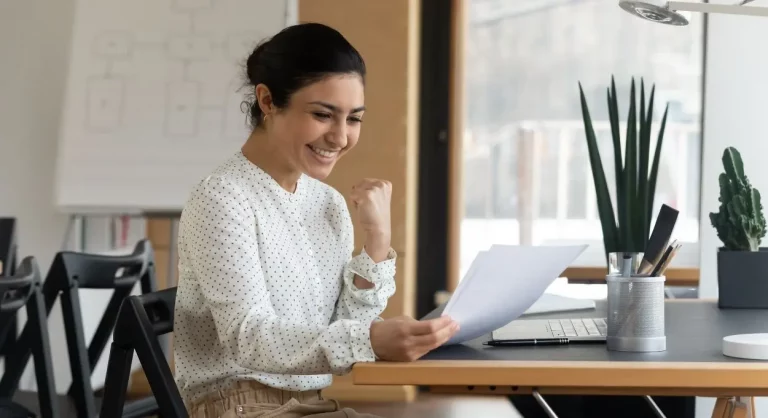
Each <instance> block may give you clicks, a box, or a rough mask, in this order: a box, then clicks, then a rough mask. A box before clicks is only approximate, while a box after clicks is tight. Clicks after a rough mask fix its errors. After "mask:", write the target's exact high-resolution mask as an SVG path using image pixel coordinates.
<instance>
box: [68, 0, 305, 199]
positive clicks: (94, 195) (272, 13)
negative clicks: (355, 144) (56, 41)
mask: <svg viewBox="0 0 768 418" xmlns="http://www.w3.org/2000/svg"><path fill="white" fill-rule="evenodd" d="M295 7H296V6H295V0H132V1H123V0H78V1H77V6H76V16H75V27H74V33H73V42H72V47H71V57H70V68H69V75H68V82H67V90H66V100H65V107H64V110H63V113H62V122H61V130H60V138H59V149H58V159H57V176H56V204H57V205H58V206H59V207H60V208H61V209H62V210H64V211H68V212H79V213H88V212H93V211H95V212H110V213H115V212H132V211H166V210H167V211H173V210H180V208H181V207H182V206H183V204H184V201H185V200H186V196H187V194H188V193H189V190H190V188H191V187H192V186H193V185H194V183H196V182H197V181H198V180H199V179H200V178H201V177H203V176H204V175H205V174H206V173H207V172H209V171H210V170H211V169H212V168H213V167H215V165H217V164H218V163H220V162H221V161H222V160H223V159H225V158H227V157H228V156H229V155H231V154H232V153H234V152H235V151H236V150H237V149H239V147H240V146H241V145H242V143H243V142H244V141H245V139H246V138H247V135H248V132H249V128H248V126H247V120H246V112H244V111H243V108H242V102H243V100H244V97H245V96H246V94H247V93H248V91H247V90H246V89H245V88H246V86H245V85H244V81H245V78H244V76H243V71H244V67H243V65H244V63H245V60H246V59H247V57H248V54H249V53H250V52H251V51H252V50H253V48H254V47H255V46H256V45H257V44H258V42H260V41H261V40H262V39H264V38H267V37H269V36H271V35H272V34H274V33H276V32H277V31H279V30H280V29H282V28H284V27H285V26H286V25H289V24H293V23H294V22H295V20H296V15H295Z"/></svg>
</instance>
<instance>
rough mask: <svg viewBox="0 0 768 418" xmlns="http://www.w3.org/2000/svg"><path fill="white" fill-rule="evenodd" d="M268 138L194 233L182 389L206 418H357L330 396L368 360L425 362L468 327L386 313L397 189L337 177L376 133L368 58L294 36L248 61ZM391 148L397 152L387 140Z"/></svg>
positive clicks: (313, 34) (341, 44)
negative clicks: (343, 189) (355, 223)
mask: <svg viewBox="0 0 768 418" xmlns="http://www.w3.org/2000/svg"><path fill="white" fill-rule="evenodd" d="M246 73H247V79H248V85H249V86H248V88H249V90H250V91H251V92H252V93H253V101H252V103H249V106H250V108H249V112H248V113H249V119H250V121H251V124H252V125H253V131H252V133H251V135H250V137H249V138H248V139H247V141H246V143H245V145H243V147H242V148H241V150H240V151H238V152H237V153H235V155H233V156H232V157H231V158H229V159H228V160H227V161H224V162H223V164H222V165H220V166H219V167H218V168H216V169H215V170H214V171H213V172H212V173H211V174H210V175H209V176H208V177H206V178H205V179H204V180H202V181H201V182H200V183H199V184H198V185H197V186H196V187H195V188H194V190H193V191H192V193H191V196H190V197H189V200H188V201H187V204H186V206H185V208H184V211H183V213H182V216H181V222H180V226H179V274H180V280H179V285H178V293H177V300H176V308H175V328H174V351H175V352H174V355H175V366H176V379H177V383H178V385H179V388H180V391H181V393H182V396H183V397H184V400H185V403H186V406H187V408H188V410H189V412H190V415H191V416H192V417H206V418H208V417H219V416H226V417H236V416H240V417H301V416H308V415H313V416H317V417H354V416H363V415H356V414H355V413H354V411H351V410H348V409H344V410H341V409H340V408H339V406H338V404H337V403H336V402H334V401H330V400H325V399H323V398H322V396H321V394H320V390H321V389H323V388H324V387H327V386H328V385H329V384H330V383H331V379H332V375H333V374H343V373H347V372H349V371H350V369H351V367H352V366H353V365H354V364H355V363H357V362H371V361H374V360H376V359H381V360H391V361H411V360H414V359H417V358H419V357H421V356H422V355H424V354H425V353H427V352H428V351H430V350H432V349H434V348H435V347H437V346H439V345H441V344H443V343H444V342H445V341H447V340H448V339H449V338H450V337H451V336H452V335H453V334H454V333H455V332H456V330H457V328H458V327H457V325H456V324H455V323H454V322H453V321H452V320H451V319H449V318H446V317H443V318H439V319H435V320H431V321H416V320H414V319H411V318H393V319H387V320H381V319H380V318H378V316H379V315H380V313H381V312H382V311H383V310H384V308H385V307H386V304H387V300H388V299H389V297H390V296H392V294H393V293H394V292H395V280H394V276H395V259H396V254H395V251H393V250H392V248H390V236H391V231H390V215H389V213H390V196H391V185H390V183H389V182H387V181H383V180H377V179H362V180H360V181H359V183H357V185H356V186H354V187H353V189H352V190H350V191H349V192H350V201H351V203H352V204H353V207H354V210H355V211H356V212H357V215H358V219H359V227H360V228H362V229H363V231H364V233H365V236H366V240H365V244H364V248H363V249H362V251H361V253H360V254H358V255H356V256H354V257H353V256H352V252H353V248H354V243H353V230H352V223H351V217H350V213H349V211H348V209H347V206H346V202H345V199H344V197H343V196H342V195H341V194H340V193H339V192H338V191H336V190H334V189H333V188H331V187H330V186H328V185H326V184H324V183H322V182H321V181H322V180H323V179H325V178H326V177H327V176H328V175H329V174H330V173H331V170H332V169H333V167H334V164H335V163H336V162H337V161H338V160H339V159H340V158H341V157H342V156H343V155H345V154H346V153H347V152H349V150H351V149H352V148H353V147H354V146H355V144H357V141H358V137H359V135H360V129H361V125H362V119H363V113H364V112H365V107H364V103H363V102H364V83H365V73H366V70H365V64H364V62H363V59H362V57H361V56H360V54H359V53H358V52H357V51H356V50H355V49H354V48H353V47H352V46H351V45H350V44H349V43H348V42H347V41H346V40H345V39H344V37H343V36H342V35H341V34H339V33H338V32H337V31H335V30H333V29H331V28H329V27H327V26H324V25H321V24H302V25H297V26H292V27H289V28H287V29H285V30H283V31H281V32H280V33H278V34H277V35H275V36H274V37H273V38H272V39H270V40H269V41H267V42H265V43H262V44H261V45H259V46H258V47H257V48H256V49H255V50H254V51H253V53H252V54H251V55H250V57H249V58H248V61H247V64H246ZM381 146H386V145H385V144H381Z"/></svg>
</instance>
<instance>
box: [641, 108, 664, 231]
mask: <svg viewBox="0 0 768 418" xmlns="http://www.w3.org/2000/svg"><path fill="white" fill-rule="evenodd" d="M668 114H669V104H667V106H666V107H665V108H664V116H662V117H661V126H660V127H659V137H658V139H657V140H656V152H655V153H654V155H653V165H652V166H651V176H650V178H649V179H648V195H649V196H655V195H656V178H657V177H658V175H659V163H660V161H661V144H662V143H663V142H664V130H665V128H666V126H667V115H668ZM646 210H647V211H648V219H651V210H653V208H652V207H648V208H646Z"/></svg>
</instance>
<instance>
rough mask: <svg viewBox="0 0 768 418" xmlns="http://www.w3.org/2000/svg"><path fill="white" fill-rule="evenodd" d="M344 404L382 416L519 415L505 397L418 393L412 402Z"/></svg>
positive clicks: (501, 417)
mask: <svg viewBox="0 0 768 418" xmlns="http://www.w3.org/2000/svg"><path fill="white" fill-rule="evenodd" d="M342 405H343V406H347V407H351V408H354V409H355V410H356V411H357V412H366V413H369V414H375V415H380V416H382V417H384V418H390V417H397V418H459V417H462V418H466V417H494V418H521V417H522V416H521V415H520V414H519V413H518V412H517V411H516V410H515V408H514V407H513V406H512V404H510V402H509V400H508V399H507V398H506V397H503V396H500V397H481V396H445V395H433V394H429V393H421V394H419V397H418V398H417V399H416V401H414V402H411V403H381V404H377V403H353V402H345V403H343V404H342Z"/></svg>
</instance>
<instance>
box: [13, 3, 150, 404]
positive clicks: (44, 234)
mask: <svg viewBox="0 0 768 418" xmlns="http://www.w3.org/2000/svg"><path fill="white" fill-rule="evenodd" d="M73 12H74V1H73V0H56V1H47V0H25V1H11V2H3V3H2V6H0V216H10V217H16V218H17V219H18V234H19V236H18V239H19V256H20V257H25V256H27V255H34V256H35V257H36V258H37V259H38V263H39V265H40V269H41V270H42V273H43V274H44V275H45V274H46V272H47V270H48V266H50V263H51V261H52V260H53V256H54V255H55V254H56V252H57V251H59V250H61V249H62V246H63V245H65V243H64V236H65V232H66V228H67V223H68V216H67V215H64V214H61V213H58V212H57V211H56V210H55V209H54V207H53V196H54V194H53V185H54V166H55V156H56V151H57V141H58V133H59V125H60V123H59V122H60V114H61V108H62V104H63V97H64V96H63V94H64V83H65V80H66V75H67V74H66V73H67V67H68V59H69V42H70V38H71V31H72V24H73ZM108 225H109V222H108V220H107V219H106V218H94V219H89V221H88V229H87V230H86V237H85V241H86V250H88V251H102V250H105V249H107V246H108V242H109V241H108V236H109V234H108V229H107V226H108ZM130 232H131V233H130V237H129V242H131V243H133V242H135V241H136V240H137V239H139V238H141V237H143V236H144V229H143V222H141V221H140V220H139V221H134V222H133V225H132V228H131V231H130ZM73 241H74V240H73ZM70 244H71V242H70ZM91 292H98V291H91ZM86 293H87V292H86ZM84 296H85V297H83V298H82V299H83V300H82V302H83V306H82V308H83V310H84V312H85V315H84V317H85V319H86V323H84V328H85V330H86V333H87V334H88V335H90V334H91V333H92V332H93V331H94V330H95V327H96V325H97V322H96V321H93V320H91V319H93V318H96V319H98V318H99V317H100V314H101V311H102V310H103V306H102V305H104V304H105V303H106V300H104V301H103V303H94V302H93V299H92V298H93V295H84ZM89 296H90V297H89ZM99 299H105V298H104V297H102V296H101V293H99ZM97 302H99V301H97ZM97 311H98V312H97ZM24 317H25V315H24V313H23V312H22V314H21V320H22V321H23V320H24ZM49 327H50V334H51V335H50V338H51V342H52V347H64V346H65V344H66V339H65V335H64V329H63V322H62V319H61V311H60V305H59V304H58V303H57V304H56V306H54V309H53V311H52V312H51V317H50V320H49ZM52 352H53V363H54V376H55V378H56V386H57V389H58V391H59V392H64V391H65V390H66V389H67V388H68V386H69V383H70V380H71V377H70V376H71V375H70V372H69V364H68V357H67V351H66V350H61V349H58V348H57V349H53V350H52ZM103 357H104V362H100V363H99V367H98V368H97V370H96V372H97V374H99V375H101V374H103V371H104V366H105V365H106V364H105V363H106V358H107V356H106V355H104V356H103ZM102 363H104V364H102ZM32 371H33V368H32V366H31V362H30V364H29V365H28V367H27V370H26V372H25V374H24V377H23V378H22V382H21V386H22V388H24V389H30V388H33V387H34V386H35V385H34V374H33V373H32Z"/></svg>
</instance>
